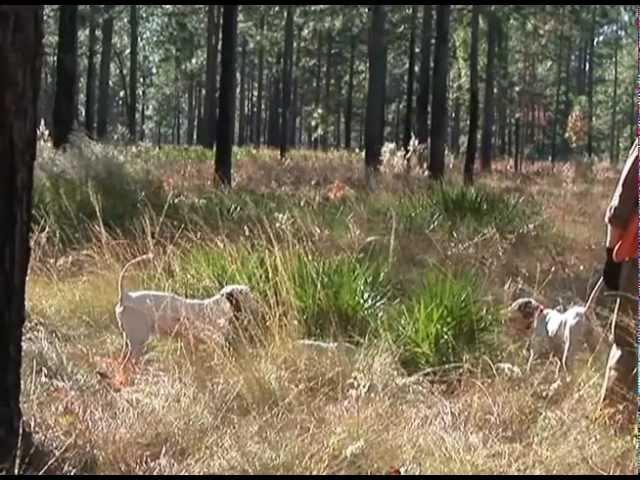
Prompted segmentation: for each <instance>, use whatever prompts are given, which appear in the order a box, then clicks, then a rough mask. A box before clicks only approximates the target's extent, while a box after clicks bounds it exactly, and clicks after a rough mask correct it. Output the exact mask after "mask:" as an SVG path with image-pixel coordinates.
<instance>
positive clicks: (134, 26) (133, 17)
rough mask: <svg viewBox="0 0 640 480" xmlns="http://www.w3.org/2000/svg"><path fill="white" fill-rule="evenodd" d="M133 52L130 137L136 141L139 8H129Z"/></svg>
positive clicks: (133, 6)
mask: <svg viewBox="0 0 640 480" xmlns="http://www.w3.org/2000/svg"><path fill="white" fill-rule="evenodd" d="M129 27H130V40H129V41H130V43H131V51H130V57H129V137H130V138H131V141H132V142H135V139H136V111H137V108H138V105H137V103H138V6H137V5H131V6H130V7H129Z"/></svg>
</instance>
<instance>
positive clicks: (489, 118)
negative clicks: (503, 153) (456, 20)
mask: <svg viewBox="0 0 640 480" xmlns="http://www.w3.org/2000/svg"><path fill="white" fill-rule="evenodd" d="M487 20H488V21H487V71H486V77H485V78H486V81H485V95H484V122H483V124H482V147H481V158H480V162H481V166H482V171H483V172H490V171H491V161H492V159H493V124H494V118H495V103H494V98H495V95H494V90H495V78H496V39H497V35H496V34H497V32H498V29H499V28H500V24H499V19H498V15H497V13H496V11H495V10H494V9H493V8H491V9H490V10H489V11H488V12H487Z"/></svg>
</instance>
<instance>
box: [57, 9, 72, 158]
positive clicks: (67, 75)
mask: <svg viewBox="0 0 640 480" xmlns="http://www.w3.org/2000/svg"><path fill="white" fill-rule="evenodd" d="M58 11H59V15H60V18H59V28H58V57H57V61H56V70H57V72H56V76H57V78H56V97H55V101H54V105H53V131H52V140H53V146H54V147H55V148H60V147H61V146H63V145H65V144H66V143H67V142H68V141H69V134H70V133H71V129H72V128H73V121H74V117H75V112H76V101H75V100H76V90H77V89H78V79H77V75H78V6H77V5H61V6H60V7H58Z"/></svg>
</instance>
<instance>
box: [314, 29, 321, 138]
mask: <svg viewBox="0 0 640 480" xmlns="http://www.w3.org/2000/svg"><path fill="white" fill-rule="evenodd" d="M322 40H323V35H322V32H318V51H317V53H318V55H317V57H316V85H315V88H316V99H315V100H316V101H315V107H316V108H315V110H316V111H315V115H314V121H313V125H312V130H313V148H314V150H317V149H318V146H319V145H318V144H319V138H318V137H319V134H320V133H319V132H320V101H321V95H322V47H323V42H322Z"/></svg>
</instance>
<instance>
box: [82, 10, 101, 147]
mask: <svg viewBox="0 0 640 480" xmlns="http://www.w3.org/2000/svg"><path fill="white" fill-rule="evenodd" d="M97 15H98V6H97V5H89V46H88V50H89V52H88V57H87V85H86V94H85V108H84V115H85V117H84V128H85V130H86V131H87V134H88V135H89V136H93V135H94V132H95V123H96V118H95V106H96V44H97V43H98V40H97V34H96V30H97V28H98V19H97V18H96V17H97Z"/></svg>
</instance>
